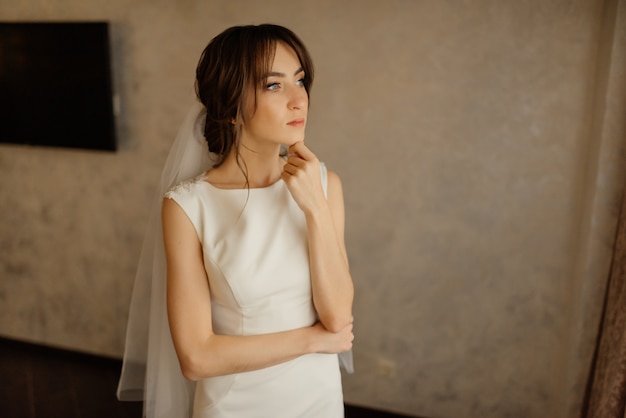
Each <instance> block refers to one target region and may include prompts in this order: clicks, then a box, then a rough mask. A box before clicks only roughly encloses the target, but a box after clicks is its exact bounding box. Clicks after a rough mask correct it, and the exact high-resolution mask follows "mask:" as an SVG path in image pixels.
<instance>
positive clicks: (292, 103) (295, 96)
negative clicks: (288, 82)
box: [289, 87, 309, 109]
mask: <svg viewBox="0 0 626 418" xmlns="http://www.w3.org/2000/svg"><path fill="white" fill-rule="evenodd" d="M308 104H309V94H308V93H307V92H306V89H304V88H303V87H294V88H293V89H292V91H291V97H290V98H289V108H290V109H306V107H307V105H308Z"/></svg>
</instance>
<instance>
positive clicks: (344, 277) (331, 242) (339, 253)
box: [306, 205, 354, 331]
mask: <svg viewBox="0 0 626 418" xmlns="http://www.w3.org/2000/svg"><path fill="white" fill-rule="evenodd" d="M306 219H307V233H308V245H309V263H310V271H311V289H312V293H313V303H314V305H315V309H316V310H317V313H318V316H319V319H320V322H322V324H323V325H324V326H325V327H326V329H328V330H329V331H337V330H339V329H341V328H342V327H344V326H345V325H346V324H348V323H349V322H350V321H352V302H353V299H354V286H353V283H352V277H351V276H350V270H349V267H348V260H347V256H346V254H345V250H344V249H343V246H342V245H340V241H339V237H338V235H337V232H336V229H335V226H334V222H333V218H332V215H331V212H330V210H329V208H328V206H326V205H322V206H321V207H320V208H318V209H317V210H314V211H310V212H308V213H307V214H306Z"/></svg>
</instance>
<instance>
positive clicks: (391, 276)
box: [0, 0, 626, 418]
mask: <svg viewBox="0 0 626 418" xmlns="http://www.w3.org/2000/svg"><path fill="white" fill-rule="evenodd" d="M625 8H626V5H625V4H624V1H623V0H603V1H600V0H598V1H594V0H580V1H570V0H554V1H549V2H546V1H539V0H535V1H533V0H527V1H498V2H495V1H488V0H475V1H472V2H469V1H465V0H449V1H418V0H388V1H384V2H382V1H369V0H362V1H357V0H345V1H335V2H333V1H329V0H323V1H322V0H321V1H315V2H298V1H293V0H289V1H287V0H267V1H263V2H256V1H253V0H240V1H229V0H219V1H217V0H216V1H200V0H196V1H194V0H179V1H176V2H173V1H166V0H158V1H154V0H150V1H148V0H139V1H138V0H134V1H131V0H107V1H104V0H102V1H92V2H83V1H79V0H74V1H69V0H55V1H43V0H39V1H37V0H21V1H20V2H7V1H4V2H0V19H1V20H5V21H20V20H35V21H38V20H108V21H110V22H111V23H112V35H111V37H112V47H113V64H114V78H115V83H116V89H117V92H118V93H119V95H120V98H121V105H122V107H121V109H122V113H121V114H120V116H119V118H118V132H119V136H120V150H119V151H118V152H117V153H115V154H107V153H96V152H86V151H76V150H63V149H47V148H30V147H20V146H14V145H0V185H1V187H0V219H1V221H0V335H2V336H5V337H10V338H16V339H22V340H27V341H34V342H38V343H44V344H50V345H53V346H60V347H67V348H72V349H77V350H81V351H86V352H92V353H98V354H104V355H109V356H120V355H121V353H122V350H123V339H124V331H125V321H126V315H127V309H128V302H129V298H130V291H131V288H132V281H133V278H134V269H135V264H136V260H137V258H138V255H139V250H140V246H141V239H142V236H143V230H144V225H145V222H146V219H145V217H146V212H147V210H146V209H147V206H148V203H149V202H150V201H151V198H152V196H153V192H154V188H155V185H156V183H157V181H158V173H159V172H160V168H161V165H162V163H163V161H164V158H165V155H166V153H167V150H168V147H169V144H170V143H171V140H172V138H173V136H174V135H175V133H176V130H177V127H178V125H179V123H180V121H181V119H182V117H183V115H184V113H185V111H186V109H187V107H188V103H189V102H190V97H191V93H192V87H193V75H194V69H195V64H196V62H197V59H198V57H199V54H200V52H201V50H202V48H203V47H204V46H205V44H206V43H207V42H208V40H209V39H210V38H211V37H213V36H214V35H216V34H217V33H219V32H220V31H221V30H223V29H224V28H226V27H228V26H231V25H234V24H243V23H262V22H275V23H280V24H284V25H286V26H288V27H290V28H292V29H293V30H295V31H296V32H297V33H298V34H299V35H300V36H301V37H302V38H303V39H304V41H305V42H306V43H307V45H308V46H309V48H310V50H311V52H312V55H313V57H314V59H315V63H316V70H317V77H316V81H315V84H314V88H313V96H312V108H311V114H310V122H309V128H308V133H307V141H308V144H309V146H310V147H312V149H313V150H314V151H316V152H317V153H318V155H319V156H320V158H321V159H322V160H324V161H325V162H326V163H327V164H328V165H329V166H330V167H331V168H332V169H334V170H336V171H337V172H339V174H340V175H341V176H342V179H343V182H344V189H345V198H346V207H347V244H348V252H349V256H350V261H351V267H352V272H353V276H354V279H355V282H356V288H357V300H356V305H355V317H356V333H357V339H356V342H355V344H356V345H355V349H354V354H355V361H356V368H357V372H356V374H354V375H352V376H345V378H344V383H345V396H346V400H347V401H348V402H351V403H355V404H359V405H365V406H371V407H375V408H380V409H388V410H391V411H397V412H402V413H407V414H415V415H421V416H429V417H444V418H445V417H449V418H452V417H455V418H456V417H467V418H470V417H481V418H489V417H493V418H496V417H498V418H499V417H537V418H543V417H546V416H550V417H570V416H571V417H574V416H576V411H577V409H578V407H579V404H580V402H581V399H582V395H583V389H584V383H585V379H586V373H587V369H588V367H589V361H590V358H591V353H592V349H593V342H594V338H595V333H596V329H597V324H598V317H599V312H600V307H601V301H602V293H603V291H604V284H605V280H606V277H607V274H608V268H609V263H610V255H611V246H612V242H613V238H614V232H615V225H616V216H617V209H618V202H619V197H620V196H621V193H622V190H623V180H624V173H625V165H624V158H623V156H624V149H625V146H626V134H625V126H624V125H625V118H624V115H626V103H625V102H626V75H625V69H626V59H625V53H626V11H625ZM36 105H38V104H34V106H36ZM44 110H45V109H44Z"/></svg>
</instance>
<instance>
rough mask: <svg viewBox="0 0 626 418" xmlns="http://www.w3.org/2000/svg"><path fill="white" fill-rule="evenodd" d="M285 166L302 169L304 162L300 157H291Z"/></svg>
mask: <svg viewBox="0 0 626 418" xmlns="http://www.w3.org/2000/svg"><path fill="white" fill-rule="evenodd" d="M287 164H291V165H293V166H294V167H304V165H305V164H306V160H305V159H303V158H302V157H300V156H299V155H296V156H293V155H292V156H291V157H289V158H288V159H287Z"/></svg>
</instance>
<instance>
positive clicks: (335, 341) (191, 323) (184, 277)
mask: <svg viewBox="0 0 626 418" xmlns="http://www.w3.org/2000/svg"><path fill="white" fill-rule="evenodd" d="M162 214H163V240H164V244H165V253H166V258H167V309H168V318H169V323H170V330H171V333H172V339H173V341H174V347H175V349H176V353H177V355H178V360H179V362H180V366H181V369H182V372H183V375H184V376H185V377H186V378H187V379H190V380H198V379H202V378H206V377H211V376H220V375H225V374H231V373H238V372H244V371H251V370H257V369H261V368H264V367H269V366H272V365H275V364H278V363H282V362H285V361H288V360H291V359H293V358H296V357H298V356H301V355H303V354H307V353H314V352H323V353H339V352H343V351H347V350H349V349H350V348H351V347H352V339H353V336H352V325H351V324H350V325H349V326H346V327H344V328H343V329H342V330H341V332H339V333H336V334H334V333H331V332H328V331H327V330H326V329H324V327H322V326H321V325H319V324H317V325H315V326H312V327H306V328H300V329H296V330H292V331H285V332H279V333H273V334H264V335H255V336H226V335H217V334H215V333H214V332H213V327H212V322H211V295H210V290H209V285H208V280H207V276H206V271H205V269H204V262H203V257H202V246H201V243H200V241H199V239H198V236H197V234H196V231H195V229H194V227H193V225H192V223H191V221H190V220H189V218H187V215H186V214H185V213H184V211H183V210H182V208H180V206H178V204H177V203H176V202H174V201H173V200H171V199H167V198H166V199H164V201H163V212H162Z"/></svg>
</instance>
